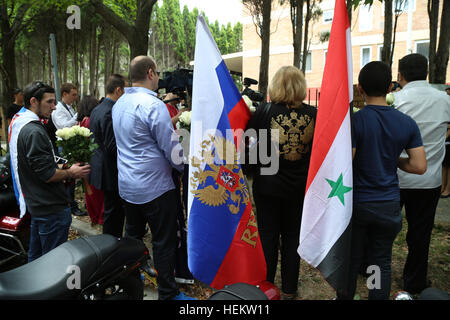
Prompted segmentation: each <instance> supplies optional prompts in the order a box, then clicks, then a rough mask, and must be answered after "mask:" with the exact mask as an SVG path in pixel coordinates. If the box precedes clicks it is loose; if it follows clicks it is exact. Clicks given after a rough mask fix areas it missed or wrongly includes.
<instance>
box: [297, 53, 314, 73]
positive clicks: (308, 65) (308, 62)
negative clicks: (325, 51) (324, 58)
mask: <svg viewBox="0 0 450 320" xmlns="http://www.w3.org/2000/svg"><path fill="white" fill-rule="evenodd" d="M301 59H303V53H302V55H301ZM302 61H303V60H300V69H301V68H302ZM311 71H312V63H311V51H309V52H308V54H307V56H306V68H305V72H311Z"/></svg>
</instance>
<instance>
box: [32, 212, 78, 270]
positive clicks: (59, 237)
mask: <svg viewBox="0 0 450 320" xmlns="http://www.w3.org/2000/svg"><path fill="white" fill-rule="evenodd" d="M71 223H72V214H71V212H70V208H66V209H64V210H62V211H60V212H58V213H54V214H50V215H47V216H44V217H33V216H32V217H31V226H30V249H29V251H28V262H31V261H33V260H35V259H37V258H39V257H40V256H42V255H44V254H46V253H47V252H49V251H50V250H52V249H54V248H56V247H57V246H59V245H60V244H62V243H64V242H66V241H67V238H68V237H69V229H70V225H71Z"/></svg>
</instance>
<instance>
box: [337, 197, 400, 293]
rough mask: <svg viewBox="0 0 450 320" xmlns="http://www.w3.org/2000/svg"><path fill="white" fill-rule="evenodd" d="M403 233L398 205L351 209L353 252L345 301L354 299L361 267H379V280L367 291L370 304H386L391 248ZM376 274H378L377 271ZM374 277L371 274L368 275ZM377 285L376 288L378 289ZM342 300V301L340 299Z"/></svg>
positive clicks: (363, 205) (364, 204) (368, 204)
mask: <svg viewBox="0 0 450 320" xmlns="http://www.w3.org/2000/svg"><path fill="white" fill-rule="evenodd" d="M401 229H402V212H401V209H400V203H399V202H398V201H389V202H361V203H355V204H354V205H353V217H352V248H351V262H350V275H349V289H348V293H349V294H348V296H347V297H346V298H347V299H353V296H354V295H355V291H356V283H357V278H358V273H359V270H360V267H361V265H362V264H363V263H364V262H365V261H366V259H367V263H368V264H369V266H375V267H378V268H379V269H378V270H379V271H380V273H379V278H378V279H376V278H375V281H374V283H371V284H372V285H374V286H375V287H374V288H372V289H369V300H387V299H389V295H390V292H391V274H392V269H391V261H392V245H393V244H394V240H395V237H396V236H397V234H398V233H399V232H400V230H401ZM376 272H377V271H376ZM369 274H371V275H374V276H375V277H377V275H376V273H374V272H373V271H372V273H369ZM378 285H379V286H378ZM340 298H342V297H340Z"/></svg>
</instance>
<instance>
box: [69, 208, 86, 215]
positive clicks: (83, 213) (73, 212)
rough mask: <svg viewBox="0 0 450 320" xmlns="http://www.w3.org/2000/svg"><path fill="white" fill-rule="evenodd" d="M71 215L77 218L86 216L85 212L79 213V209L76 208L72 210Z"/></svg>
mask: <svg viewBox="0 0 450 320" xmlns="http://www.w3.org/2000/svg"><path fill="white" fill-rule="evenodd" d="M72 214H73V215H74V216H77V217H82V216H85V215H87V213H86V212H84V211H81V210H80V208H78V207H77V208H72Z"/></svg>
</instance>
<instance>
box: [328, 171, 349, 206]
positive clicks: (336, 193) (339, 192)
mask: <svg viewBox="0 0 450 320" xmlns="http://www.w3.org/2000/svg"><path fill="white" fill-rule="evenodd" d="M326 180H327V182H328V183H329V185H330V186H331V192H330V194H329V195H328V198H332V197H338V198H339V200H340V201H341V202H342V204H343V205H344V206H345V202H344V194H345V193H347V192H349V191H350V190H352V188H350V187H347V186H344V184H343V183H342V180H343V178H342V173H341V175H340V176H339V178H338V179H337V181H333V180H330V179H326Z"/></svg>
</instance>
